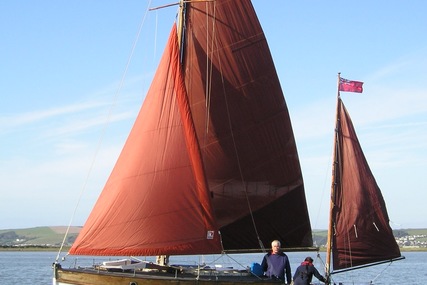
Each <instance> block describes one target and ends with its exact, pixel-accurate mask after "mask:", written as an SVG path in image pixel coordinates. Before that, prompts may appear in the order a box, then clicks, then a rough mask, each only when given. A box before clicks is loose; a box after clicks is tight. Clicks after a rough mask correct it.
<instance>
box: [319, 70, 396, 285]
mask: <svg viewBox="0 0 427 285" xmlns="http://www.w3.org/2000/svg"><path fill="white" fill-rule="evenodd" d="M362 86H363V82H360V81H352V80H347V79H344V78H341V76H340V73H338V96H337V109H336V125H335V135H334V155H333V156H334V159H333V170H332V185H331V203H330V219H329V229H328V238H327V253H326V266H325V271H326V274H325V275H326V276H327V277H329V278H327V279H329V280H331V279H332V277H331V276H332V274H336V273H340V272H345V271H349V270H354V269H360V268H364V267H367V266H372V265H378V264H381V263H389V262H393V261H396V260H400V259H403V258H404V257H403V256H401V253H400V250H399V246H398V244H397V242H396V240H395V238H394V236H393V231H392V229H391V227H390V225H389V217H388V213H387V209H386V204H385V201H384V198H383V196H382V194H381V190H380V188H379V186H378V185H377V183H376V181H375V178H374V176H373V174H372V172H371V170H370V168H369V165H368V162H367V160H366V157H365V155H364V153H363V151H362V148H361V146H360V143H359V140H358V138H357V135H356V131H355V129H354V126H353V123H352V120H351V118H350V115H349V113H348V111H347V109H346V108H345V106H344V103H343V101H342V99H341V95H340V91H345V92H358V93H362V91H363V87H362ZM331 259H332V262H331ZM332 269H333V270H332Z"/></svg>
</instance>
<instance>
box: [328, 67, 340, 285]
mask: <svg viewBox="0 0 427 285" xmlns="http://www.w3.org/2000/svg"><path fill="white" fill-rule="evenodd" d="M340 75H341V73H338V81H337V110H336V115H335V136H334V148H333V149H334V157H333V166H332V183H331V197H330V199H331V201H330V206H329V226H328V237H327V242H326V264H325V275H326V279H327V280H330V275H331V257H332V236H333V231H334V222H333V220H332V218H333V209H334V206H335V202H334V201H335V191H336V187H337V183H336V178H337V171H339V168H338V147H339V145H338V144H339V142H338V132H339V122H338V112H339V100H340V91H339V84H340ZM328 284H329V283H328Z"/></svg>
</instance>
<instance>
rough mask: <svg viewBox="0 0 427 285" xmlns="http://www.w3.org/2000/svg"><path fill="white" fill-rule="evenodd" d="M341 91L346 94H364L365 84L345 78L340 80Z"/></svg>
mask: <svg viewBox="0 0 427 285" xmlns="http://www.w3.org/2000/svg"><path fill="white" fill-rule="evenodd" d="M338 90H339V91H345V92H357V93H362V92H363V82H360V81H352V80H348V79H344V78H340V84H339V88H338Z"/></svg>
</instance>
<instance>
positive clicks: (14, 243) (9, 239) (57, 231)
mask: <svg viewBox="0 0 427 285" xmlns="http://www.w3.org/2000/svg"><path fill="white" fill-rule="evenodd" d="M80 229H81V227H71V228H70V229H69V230H68V235H67V238H66V240H65V243H64V246H71V245H72V244H73V242H74V240H75V239H76V237H77V235H78V233H79V231H80ZM66 230H67V227H65V226H57V227H35V228H27V229H6V230H0V247H2V248H11V247H13V248H16V247H20V248H24V247H59V246H60V245H61V243H62V241H63V239H64V235H65V232H66ZM393 233H394V236H395V237H396V238H405V237H409V236H410V237H411V239H412V240H414V239H415V240H416V241H418V242H419V243H424V244H426V243H427V229H401V230H394V231H393ZM327 235H328V232H327V231H326V230H313V241H314V246H317V247H320V248H322V247H324V245H325V244H326V238H327ZM402 249H403V250H427V246H424V247H421V248H416V247H410V246H408V247H403V248H402Z"/></svg>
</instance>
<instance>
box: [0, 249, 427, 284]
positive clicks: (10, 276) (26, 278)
mask: <svg viewBox="0 0 427 285" xmlns="http://www.w3.org/2000/svg"><path fill="white" fill-rule="evenodd" d="M287 255H288V256H289V259H290V261H291V269H292V273H293V272H295V269H296V268H297V266H298V265H299V264H300V262H302V261H303V260H304V258H305V257H306V256H311V257H312V258H313V259H314V260H315V261H314V265H315V266H316V268H317V269H318V270H319V272H320V273H322V271H323V264H324V261H325V254H324V253H320V255H319V257H318V256H317V253H315V252H290V253H287ZM402 255H404V256H405V257H406V258H405V259H404V260H401V261H397V262H393V263H392V264H382V265H378V266H373V267H367V268H364V269H359V270H354V271H350V272H347V273H341V274H336V275H333V280H334V281H335V282H337V283H338V282H345V284H347V283H348V282H350V283H349V284H352V283H354V284H361V283H360V281H361V280H363V281H364V282H366V283H365V284H369V282H371V281H372V282H373V284H381V285H384V284H414V285H419V284H427V270H426V268H425V266H426V265H427V263H426V260H427V252H403V253H402ZM56 256H57V253H56V252H31V251H13V252H12V251H0V284H2V285H17V284H20V285H24V284H40V285H41V284H44V285H48V284H52V275H53V272H52V263H53V262H55V259H56ZM62 256H63V255H61V257H62ZM262 257H263V255H262V254H250V255H243V254H240V255H230V256H226V257H224V256H223V257H219V256H215V255H212V256H201V257H195V256H179V257H171V259H170V263H171V264H194V265H195V264H198V263H206V264H209V265H212V266H233V267H234V268H245V267H249V266H250V265H251V264H252V263H253V262H258V263H261V260H262ZM117 258H119V257H110V258H105V257H75V256H73V257H71V256H68V257H66V259H65V260H59V262H60V263H61V264H62V267H63V268H69V267H74V266H89V265H91V264H94V263H95V264H99V263H100V262H102V261H105V260H114V259H117ZM142 259H143V260H145V258H142ZM147 260H148V261H151V260H150V259H147ZM313 279H314V280H313V282H317V280H316V279H315V278H313Z"/></svg>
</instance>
